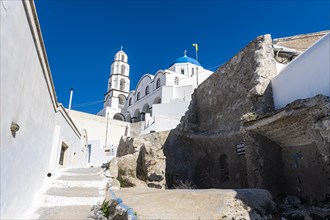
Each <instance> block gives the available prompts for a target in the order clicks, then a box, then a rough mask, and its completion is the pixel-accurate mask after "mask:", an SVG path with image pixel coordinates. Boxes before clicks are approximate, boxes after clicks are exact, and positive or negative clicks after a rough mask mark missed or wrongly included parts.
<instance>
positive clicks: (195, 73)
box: [98, 49, 213, 131]
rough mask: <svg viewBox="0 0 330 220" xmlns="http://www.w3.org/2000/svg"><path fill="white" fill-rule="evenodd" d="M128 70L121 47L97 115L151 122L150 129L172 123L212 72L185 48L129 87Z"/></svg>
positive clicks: (130, 120) (186, 107)
mask: <svg viewBox="0 0 330 220" xmlns="http://www.w3.org/2000/svg"><path fill="white" fill-rule="evenodd" d="M129 71H130V66H129V64H128V56H127V54H126V53H125V52H124V51H123V50H122V49H121V50H120V51H118V52H117V53H116V54H115V56H114V61H113V63H112V65H111V69H110V76H109V80H108V90H107V93H106V94H105V97H104V107H103V109H102V110H101V111H100V112H99V113H98V115H102V116H105V117H109V118H113V119H117V120H121V121H126V122H140V121H144V122H145V123H144V127H143V129H142V130H145V129H147V128H149V127H150V126H151V125H153V126H152V127H154V129H153V131H160V130H167V129H172V128H173V127H175V126H176V125H177V124H178V123H179V121H180V118H181V117H182V116H183V115H184V113H185V112H186V110H187V109H188V106H189V103H190V101H191V94H192V93H193V91H194V89H195V88H197V86H198V85H199V84H200V83H202V82H203V81H204V80H205V79H206V78H207V77H209V76H210V75H211V74H212V73H213V72H212V71H209V70H206V69H204V68H203V67H202V65H201V64H200V63H199V62H198V61H197V60H195V59H193V58H191V57H188V56H187V55H186V52H185V54H184V56H182V57H180V58H178V59H176V60H175V61H174V62H173V63H172V64H171V65H169V67H168V68H167V69H164V70H158V71H157V72H156V73H155V74H154V75H151V74H145V75H143V76H142V77H141V78H140V80H139V82H138V84H137V85H136V88H135V90H131V91H130V90H129V87H130V78H129ZM160 126H161V128H160ZM150 129H151V128H150Z"/></svg>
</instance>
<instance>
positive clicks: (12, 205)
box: [0, 1, 85, 219]
mask: <svg viewBox="0 0 330 220" xmlns="http://www.w3.org/2000/svg"><path fill="white" fill-rule="evenodd" d="M24 6H25V7H24ZM0 7H1V13H0V14H1V31H0V36H1V47H0V50H1V51H0V54H1V63H0V72H1V82H0V83H1V113H0V118H1V138H0V140H1V153H0V157H1V166H0V169H1V172H0V173H1V174H0V175H1V192H0V196H1V199H0V200H1V218H2V219H17V218H22V217H24V215H25V213H26V212H27V210H28V209H29V207H30V206H31V205H32V204H33V202H34V201H35V200H36V196H37V195H38V193H39V192H40V189H42V186H43V185H44V183H45V182H46V181H45V180H46V179H47V178H48V177H47V173H48V172H55V171H56V169H58V168H59V164H58V163H59V152H60V148H61V146H62V141H63V142H65V143H66V144H67V146H68V147H69V148H68V150H67V153H66V158H65V162H66V164H65V165H66V166H78V165H79V166H83V165H84V158H85V154H84V152H83V151H82V150H83V146H84V140H83V139H82V138H81V134H80V132H79V130H78V129H77V128H76V127H75V125H74V124H73V122H72V121H71V119H70V118H69V117H68V115H67V114H66V112H65V110H64V108H63V107H62V106H60V105H59V104H58V103H57V100H56V94H55V91H54V86H53V82H52V78H51V75H50V71H49V66H48V61H47V57H45V54H46V52H45V49H44V46H43V41H42V37H41V33H40V32H39V28H40V27H39V24H38V22H37V17H36V11H35V8H34V4H33V1H2V2H1V5H0ZM4 8H5V10H4ZM13 122H14V123H17V124H18V125H19V130H18V131H17V133H16V136H13V135H12V133H11V124H12V123H13Z"/></svg>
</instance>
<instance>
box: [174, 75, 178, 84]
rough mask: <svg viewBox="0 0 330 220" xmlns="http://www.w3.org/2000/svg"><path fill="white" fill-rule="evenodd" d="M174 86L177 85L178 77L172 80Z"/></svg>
mask: <svg viewBox="0 0 330 220" xmlns="http://www.w3.org/2000/svg"><path fill="white" fill-rule="evenodd" d="M174 85H179V77H175V78H174Z"/></svg>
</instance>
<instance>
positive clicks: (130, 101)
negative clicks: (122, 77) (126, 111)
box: [128, 98, 132, 106]
mask: <svg viewBox="0 0 330 220" xmlns="http://www.w3.org/2000/svg"><path fill="white" fill-rule="evenodd" d="M131 105H132V98H129V101H128V106H131Z"/></svg>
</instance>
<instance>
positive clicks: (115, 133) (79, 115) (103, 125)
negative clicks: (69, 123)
mask: <svg viewBox="0 0 330 220" xmlns="http://www.w3.org/2000/svg"><path fill="white" fill-rule="evenodd" d="M70 117H71V118H72V120H73V121H74V123H75V124H76V125H77V127H78V128H79V129H81V130H82V129H85V130H86V132H87V139H88V144H91V145H92V146H91V147H92V151H91V160H90V165H93V166H100V165H102V164H103V163H105V162H107V161H110V159H111V158H112V157H113V155H108V156H107V153H106V152H105V150H106V149H108V148H110V147H111V146H114V147H116V146H118V144H119V140H120V138H121V136H123V135H125V133H127V135H128V134H129V127H130V124H129V123H128V122H124V121H119V120H114V119H111V118H109V119H108V133H107V144H106V145H107V147H105V141H106V140H105V139H106V129H107V118H106V117H102V116H98V115H92V114H88V113H84V112H79V111H74V110H70Z"/></svg>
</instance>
